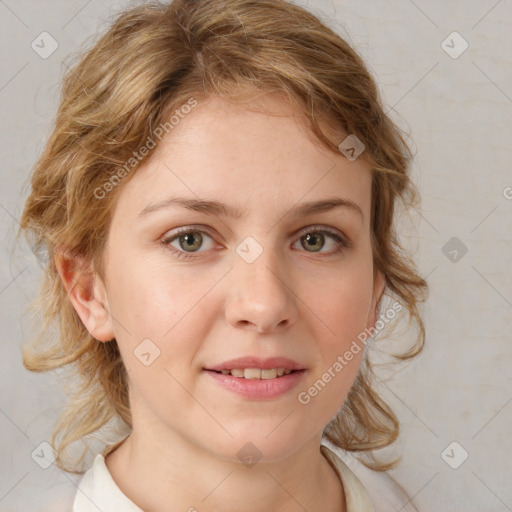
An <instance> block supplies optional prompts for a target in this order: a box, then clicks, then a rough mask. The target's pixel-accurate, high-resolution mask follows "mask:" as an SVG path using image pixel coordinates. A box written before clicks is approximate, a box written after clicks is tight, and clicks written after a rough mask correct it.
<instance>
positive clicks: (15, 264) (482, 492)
mask: <svg viewBox="0 0 512 512" xmlns="http://www.w3.org/2000/svg"><path fill="white" fill-rule="evenodd" d="M297 3H300V4H301V5H304V6H306V7H307V8H308V9H310V10H312V11H314V12H315V13H317V14H319V15H321V16H322V17H323V19H324V20H325V21H326V22H327V23H329V25H330V26H331V27H332V28H334V29H335V30H338V31H339V33H340V34H341V35H342V37H345V38H346V39H347V40H348V41H349V42H350V43H351V44H352V45H353V46H354V48H355V49H356V50H357V51H358V52H359V53H360V54H361V55H362V56H363V58H364V59H365V60H366V62H367V63H368V65H369V67H370V69H371V71H372V73H373V74H374V76H375V77H376V79H377V81H378V83H379V86H380V89H381V93H382V98H383V101H384V104H385V106H386V109H387V110H388V111H389V114H390V115H391V116H392V117H393V119H394V120H396V122H397V123H398V124H399V125H400V126H401V127H402V128H403V129H404V130H406V132H407V133H409V134H410V137H411V139H412V140H413V144H414V145H413V147H414V151H415V154H416V156H415V161H414V164H413V177H414V180H415V182H416V183H417V185H418V187H419V190H420V192H421V195H422V206H421V209H420V210H418V211H417V212H415V213H414V216H415V221H414V222H413V225H414V227H412V225H409V227H407V226H405V227H404V228H403V232H402V233H401V234H402V237H403V240H404V242H405V243H406V244H407V245H408V246H410V247H412V248H413V249H414V251H415V257H416V261H417V263H418V267H419V270H420V273H421V275H422V276H423V277H426V278H427V280H428V283H429V285H430V297H429V299H428V302H427V303H426V305H425V308H424V315H425V322H426V328H427V342H426V346H425V350H424V352H423V353H422V355H421V356H420V357H418V358H417V359H416V360H415V361H414V362H413V363H412V364H410V365H409V366H407V367H405V368H404V369H403V370H402V371H401V372H400V373H398V374H396V375H393V376H392V377H390V378H389V379H388V380H386V381H385V383H383V384H382V385H381V390H382V393H383V395H384V396H385V397H386V398H387V399H388V400H389V402H390V403H391V405H392V406H393V408H394V410H395V411H396V413H397V414H398V415H399V418H400V421H401V423H402V436H401V440H400V442H399V443H398V445H397V450H398V451H399V452H401V453H402V456H403V459H402V462H401V464H400V465H399V466H398V468H397V469H395V470H393V471H392V473H393V475H394V476H395V477H396V479H397V480H398V481H399V482H400V483H401V484H402V485H403V487H404V488H405V489H406V490H407V492H408V493H409V495H410V496H411V497H414V501H415V503H416V504H417V506H418V508H419V510H422V511H434V510H435V511H439V512H445V511H464V512H505V511H507V510H509V511H510V510H512V464H511V461H510V458H511V452H512V448H511V445H512V443H511V441H510V432H511V428H510V427H511V424H512V372H511V371H510V368H511V367H512V335H511V329H510V326H511V320H512V275H511V272H510V269H511V267H512V265H511V264H512V243H511V235H512V172H511V168H512V166H511V164H512V156H511V151H510V147H511V140H512V128H511V127H512V52H511V49H512V36H511V32H512V30H511V27H512V2H511V1H510V0H501V1H496V0H471V1H468V0H466V1H462V0H457V1H450V2H447V1H444V0H443V1H441V0H431V1H426V0H415V1H412V0H391V1H384V0H358V1H356V0H350V1H343V0H337V1H336V0H332V1H331V0H325V1H324V0H322V1H320V0H318V1H309V2H308V3H307V4H306V3H305V2H297ZM123 5H127V3H126V2H119V1H117V2H106V1H99V0H89V1H87V0H80V1H78V0H77V1H69V0H68V1H64V0H51V1H50V0H47V1H44V2H40V1H36V0H32V1H27V0H1V1H0V23H1V31H0V38H1V43H2V51H1V67H0V72H1V77H0V101H1V110H2V112H1V118H0V119H1V121H0V126H1V135H2V136H1V149H2V153H1V154H2V158H1V162H0V165H1V177H0V179H1V193H0V219H1V220H0V222H1V243H0V251H1V275H0V315H1V317H2V337H1V344H0V347H1V357H0V387H1V407H0V432H1V434H0V439H1V441H0V442H1V447H0V453H1V472H0V510H1V511H15V510H20V511H21V510H23V511H26V510H31V511H33V512H36V511H42V510H48V508H47V507H45V503H49V502H50V501H49V500H55V499H57V498H56V496H62V499H63V500H66V499H67V500H70V499H72V494H73V486H72V485H71V481H72V480H73V479H74V477H72V476H69V475H67V474H64V473H63V472H62V471H60V470H59V469H58V468H56V467H55V466H50V467H48V468H47V469H43V468H42V467H40V465H38V464H37V463H36V461H35V459H34V458H33V455H32V453H33V452H34V451H36V453H37V450H41V449H43V448H44V445H41V443H43V442H45V441H48V440H49V438H50V433H51V429H52V425H53V423H54V421H55V419H56V417H57V414H58V412H59V408H60V407H61V406H62V404H63V403H64V396H63V393H62V391H61V388H60V386H59V383H58V382H57V380H56V378H55V377H54V376H52V375H44V374H42V375H38V374H31V373H30V372H27V371H26V370H24V368H23V366H22V363H21V355H20V347H21V345H22V343H24V342H27V341H28V340H29V339H30V337H31V336H32V334H33V332H32V331H31V330H30V329H29V327H28V322H27V319H26V316H23V312H24V310H25V308H26V306H27V304H28V303H29V302H30V301H31V300H32V299H33V298H34V297H35V296H36V293H37V290H38V286H39V283H40V280H41V276H42V272H41V267H40V266H39V262H38V260H37V258H35V257H34V256H33V255H32V253H31V252H30V250H29V248H28V247H27V246H22V248H21V249H17V250H15V248H14V243H15V233H16V230H17V228H18V219H19V217H20V214H21V211H22V205H23V200H24V198H25V197H26V195H27V193H28V184H27V180H28V176H29V173H30V171H31V168H32V166H33V164H34V162H35V161H36V158H37V157H38V155H39V154H40V152H41V151H42V148H43V147H44V144H45V141H46V140H47V138H48V136H49V134H50V129H51V126H52V123H53V120H54V116H55V111H56V108H57V105H58V98H59V90H60V79H61V77H62V73H63V71H64V70H65V65H64V63H65V62H66V58H67V56H68V55H69V54H70V53H72V52H76V51H77V50H78V49H79V48H80V46H81V45H82V44H83V43H84V41H85V40H86V39H88V38H90V37H93V36H94V35H95V34H98V33H99V32H101V31H103V30H104V29H105V28H106V26H107V25H108V23H109V22H110V21H111V20H112V17H113V16H114V14H115V13H116V12H117V11H118V9H119V8H121V7H122V6H123ZM43 32H46V33H47V34H49V35H50V37H49V36H48V35H47V34H43V35H41V34H42V33H43ZM41 38H45V44H44V45H42V44H41V43H40V41H41ZM33 41H35V43H34V44H32V43H33ZM38 41H39V47H37V46H36V45H37V42H38ZM53 41H55V42H53ZM52 45H53V46H52ZM55 45H58V46H56V47H55V49H54V48H53V47H54V46H55ZM42 46H44V48H41V47H42ZM36 48H37V50H36ZM53 49H54V51H53V53H51V54H50V55H48V53H50V52H51V51H52V50H53ZM45 52H46V53H45ZM69 508H70V507H69Z"/></svg>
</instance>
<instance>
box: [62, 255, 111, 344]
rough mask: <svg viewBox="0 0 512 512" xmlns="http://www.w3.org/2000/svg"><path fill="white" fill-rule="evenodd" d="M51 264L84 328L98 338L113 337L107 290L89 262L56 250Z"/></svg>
mask: <svg viewBox="0 0 512 512" xmlns="http://www.w3.org/2000/svg"><path fill="white" fill-rule="evenodd" d="M55 266H56V267H57V271H58V272H59V275H60V277H61V279H62V282H63V283H64V287H65V288H66V291H67V293H68V297H69V300H70V301H71V303H72V304H73V307H74V308H75V311H76V312H77V314H78V316H79V317H80V319H81V320H82V322H83V324H84V325H85V327H86V329H87V330H88V331H89V332H90V333H91V335H92V336H93V337H94V338H96V339H97V340H99V341H110V340H111V339H113V338H114V330H113V328H112V327H113V325H112V318H111V316H110V307H109V304H108V298H107V291H106V288H105V285H104V284H103V281H102V280H101V278H100V277H99V275H98V274H97V273H96V272H94V270H93V269H92V265H90V264H88V263H86V262H85V261H84V260H83V259H81V258H77V257H74V256H70V255H69V254H67V253H65V252H62V251H60V252H59V251H58V252H57V254H56V255H55Z"/></svg>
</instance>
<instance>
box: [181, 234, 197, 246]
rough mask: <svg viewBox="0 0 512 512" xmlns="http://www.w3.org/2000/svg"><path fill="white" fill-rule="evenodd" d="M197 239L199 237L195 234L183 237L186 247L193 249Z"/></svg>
mask: <svg viewBox="0 0 512 512" xmlns="http://www.w3.org/2000/svg"><path fill="white" fill-rule="evenodd" d="M196 238H197V237H196V236H195V235H194V234H186V235H183V237H182V239H183V240H185V244H186V246H187V247H189V248H193V245H194V240H195V239H196Z"/></svg>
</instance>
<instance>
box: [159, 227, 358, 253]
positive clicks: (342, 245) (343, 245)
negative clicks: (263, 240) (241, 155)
mask: <svg viewBox="0 0 512 512" xmlns="http://www.w3.org/2000/svg"><path fill="white" fill-rule="evenodd" d="M191 233H201V234H205V235H207V236H208V237H210V238H212V237H211V236H210V235H209V234H208V233H207V232H206V231H203V230H201V229H198V228H195V227H194V226H187V227H184V228H180V229H178V230H177V231H175V232H174V233H173V234H172V236H166V237H164V238H163V239H162V240H161V243H162V245H163V246H164V247H165V248H166V249H168V250H170V251H171V252H172V253H173V254H175V255H176V256H177V258H179V259H185V260H191V259H194V258H197V257H198V255H197V254H196V253H201V252H204V251H196V252H195V253H193V252H192V253H188V252H186V251H182V250H179V249H176V248H175V247H172V246H171V245H170V243H171V242H173V241H174V240H176V239H178V238H179V237H180V236H182V235H187V234H191ZM311 234H327V235H329V236H330V237H331V238H333V239H334V241H335V242H336V243H337V244H338V247H337V248H336V249H335V250H334V251H333V252H331V253H330V254H328V256H334V255H336V254H339V253H342V252H344V251H345V250H346V249H349V248H350V247H352V243H351V242H350V241H348V240H347V239H345V238H343V237H342V236H340V235H339V234H338V233H337V232H336V231H333V230H331V229H328V228H325V227H322V226H312V227H311V228H306V230H304V231H302V232H301V233H300V234H299V237H298V240H300V239H301V238H302V237H303V236H305V235H311ZM306 252H307V251H306ZM312 254H316V253H315V252H312ZM320 254H323V253H320Z"/></svg>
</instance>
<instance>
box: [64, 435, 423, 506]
mask: <svg viewBox="0 0 512 512" xmlns="http://www.w3.org/2000/svg"><path fill="white" fill-rule="evenodd" d="M320 449H321V452H322V454H323V455H324V456H325V457H326V458H327V460H328V461H329V462H330V463H331V465H332V466H333V467H334V469H335V470H336V472H337V473H338V476H339V477H340V480H341V482H342V485H343V490H344V492H345V498H346V502H347V512H362V511H364V512H396V511H397V510H400V511H401V512H417V510H416V508H414V507H413V506H412V504H411V503H410V499H409V498H408V497H407V496H406V495H405V493H404V492H403V491H402V490H401V489H400V487H399V486H398V485H397V484H396V482H395V481H394V480H393V479H392V478H391V477H390V476H389V475H387V474H386V473H382V472H377V471H372V470H371V469H368V468H367V467H366V466H364V465H363V464H362V463H360V462H359V461H358V460H357V459H356V458H354V457H353V456H352V455H350V454H349V453H348V452H345V451H343V450H341V449H340V448H338V447H335V446H333V445H332V444H330V443H329V442H328V441H327V440H325V439H324V440H322V445H321V448H320ZM98 510H101V511H102V512H119V511H122V512H143V510H142V509H140V508H139V507H137V505H135V504H134V503H133V502H132V501H130V500H129V499H128V497H127V496H126V495H125V494H123V492H122V491H121V489H119V487H118V486H117V484H116V483H115V482H114V479H113V478H112V475H111V474H110V472H109V470H108V468H107V466H106V464H105V458H104V456H103V454H98V455H96V458H95V459H94V463H93V466H92V467H91V468H90V469H89V470H88V471H87V472H86V473H85V474H84V476H83V477H82V479H81V480H80V482H79V484H78V491H77V493H76V496H75V502H74V504H73V512H98Z"/></svg>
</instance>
